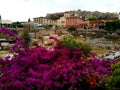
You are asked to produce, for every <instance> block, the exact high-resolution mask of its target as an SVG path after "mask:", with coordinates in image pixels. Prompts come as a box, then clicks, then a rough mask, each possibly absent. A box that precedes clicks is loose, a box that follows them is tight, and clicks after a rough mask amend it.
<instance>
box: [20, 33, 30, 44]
mask: <svg viewBox="0 0 120 90" xmlns="http://www.w3.org/2000/svg"><path fill="white" fill-rule="evenodd" d="M21 38H22V39H24V40H26V41H27V44H29V43H30V36H29V32H28V31H24V32H23V34H22V35H21Z"/></svg>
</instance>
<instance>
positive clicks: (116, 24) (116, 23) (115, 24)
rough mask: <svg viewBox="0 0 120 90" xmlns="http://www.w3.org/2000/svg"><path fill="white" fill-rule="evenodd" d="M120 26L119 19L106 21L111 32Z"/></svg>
mask: <svg viewBox="0 0 120 90" xmlns="http://www.w3.org/2000/svg"><path fill="white" fill-rule="evenodd" d="M119 28H120V21H119V20H115V21H107V22H106V23H105V29H106V30H107V31H108V32H109V33H112V32H115V31H116V30H117V29H119Z"/></svg>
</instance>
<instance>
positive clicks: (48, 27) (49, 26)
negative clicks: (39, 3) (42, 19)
mask: <svg viewBox="0 0 120 90" xmlns="http://www.w3.org/2000/svg"><path fill="white" fill-rule="evenodd" d="M52 26H53V25H48V24H46V25H44V26H43V27H44V28H45V29H46V30H48V29H50V28H52Z"/></svg>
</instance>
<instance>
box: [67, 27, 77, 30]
mask: <svg viewBox="0 0 120 90" xmlns="http://www.w3.org/2000/svg"><path fill="white" fill-rule="evenodd" d="M68 30H69V31H76V30H77V28H76V27H74V26H71V27H68Z"/></svg>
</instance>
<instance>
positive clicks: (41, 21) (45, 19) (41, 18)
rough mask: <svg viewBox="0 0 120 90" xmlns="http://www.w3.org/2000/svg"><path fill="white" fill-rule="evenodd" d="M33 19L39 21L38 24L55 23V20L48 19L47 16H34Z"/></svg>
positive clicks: (35, 21)
mask: <svg viewBox="0 0 120 90" xmlns="http://www.w3.org/2000/svg"><path fill="white" fill-rule="evenodd" d="M33 21H34V23H38V24H41V25H46V24H48V25H54V20H51V19H48V18H45V17H36V18H33Z"/></svg>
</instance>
